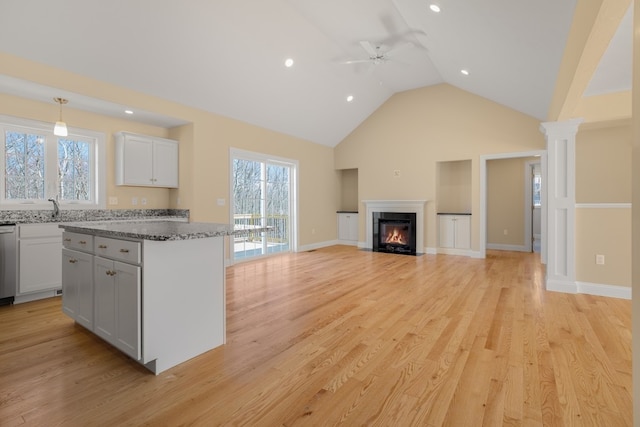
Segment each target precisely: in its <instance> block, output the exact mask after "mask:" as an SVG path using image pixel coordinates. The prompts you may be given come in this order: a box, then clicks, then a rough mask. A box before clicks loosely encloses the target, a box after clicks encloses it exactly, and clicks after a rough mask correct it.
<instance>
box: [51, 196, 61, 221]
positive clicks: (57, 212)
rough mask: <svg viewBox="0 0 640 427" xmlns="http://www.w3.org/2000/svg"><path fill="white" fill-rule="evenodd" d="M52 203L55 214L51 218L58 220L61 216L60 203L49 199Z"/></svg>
mask: <svg viewBox="0 0 640 427" xmlns="http://www.w3.org/2000/svg"><path fill="white" fill-rule="evenodd" d="M49 201H50V202H51V203H53V213H52V214H51V218H58V215H60V207H59V206H58V202H57V201H56V199H49Z"/></svg>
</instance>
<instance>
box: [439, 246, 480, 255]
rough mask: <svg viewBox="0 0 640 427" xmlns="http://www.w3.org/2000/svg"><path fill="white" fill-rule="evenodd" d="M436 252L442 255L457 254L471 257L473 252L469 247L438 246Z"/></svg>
mask: <svg viewBox="0 0 640 427" xmlns="http://www.w3.org/2000/svg"><path fill="white" fill-rule="evenodd" d="M436 253H438V254H442V255H459V256H468V257H473V253H474V252H473V251H472V250H471V249H457V248H438V249H437V252H436Z"/></svg>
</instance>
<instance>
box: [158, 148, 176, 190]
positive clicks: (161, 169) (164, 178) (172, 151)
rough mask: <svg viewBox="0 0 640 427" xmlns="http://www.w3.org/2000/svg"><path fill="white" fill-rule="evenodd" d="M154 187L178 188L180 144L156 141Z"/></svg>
mask: <svg viewBox="0 0 640 427" xmlns="http://www.w3.org/2000/svg"><path fill="white" fill-rule="evenodd" d="M153 185H157V186H159V187H175V188H177V187H178V144H177V143H176V142H173V141H161V140H154V142H153Z"/></svg>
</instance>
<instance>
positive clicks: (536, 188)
mask: <svg viewBox="0 0 640 427" xmlns="http://www.w3.org/2000/svg"><path fill="white" fill-rule="evenodd" d="M541 190H542V175H541V174H540V173H539V172H534V175H533V206H534V207H536V208H539V207H540V206H542V194H541V192H540V191H541Z"/></svg>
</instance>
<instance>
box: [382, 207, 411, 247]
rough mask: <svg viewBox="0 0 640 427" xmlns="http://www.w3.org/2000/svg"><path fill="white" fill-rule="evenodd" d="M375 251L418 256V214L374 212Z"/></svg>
mask: <svg viewBox="0 0 640 427" xmlns="http://www.w3.org/2000/svg"><path fill="white" fill-rule="evenodd" d="M373 250H374V251H375V252H389V253H396V254H403V255H416V214H415V213H413V212H373Z"/></svg>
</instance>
